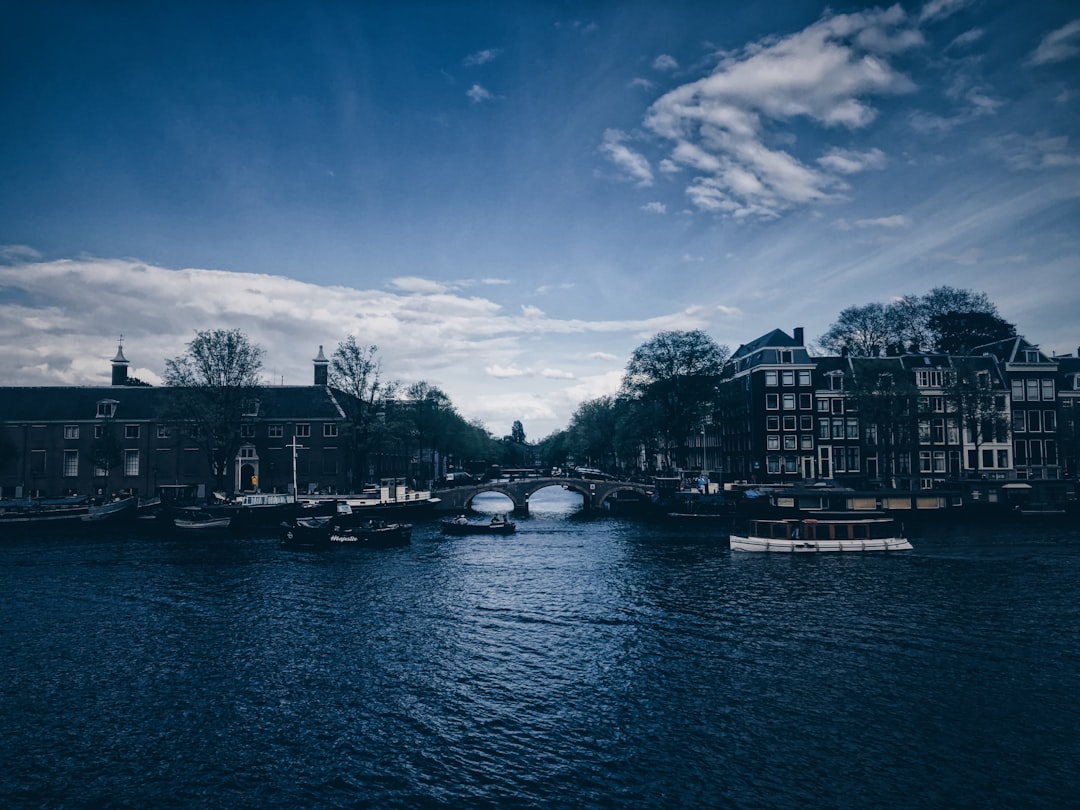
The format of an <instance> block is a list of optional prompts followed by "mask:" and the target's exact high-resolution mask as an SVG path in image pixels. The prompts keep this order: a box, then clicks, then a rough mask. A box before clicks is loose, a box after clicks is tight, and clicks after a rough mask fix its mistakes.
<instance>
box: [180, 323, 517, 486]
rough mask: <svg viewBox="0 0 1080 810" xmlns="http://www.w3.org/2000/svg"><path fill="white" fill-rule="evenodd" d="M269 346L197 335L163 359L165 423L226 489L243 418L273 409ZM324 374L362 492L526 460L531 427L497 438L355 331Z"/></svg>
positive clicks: (353, 480) (228, 335)
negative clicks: (380, 481) (449, 463)
mask: <svg viewBox="0 0 1080 810" xmlns="http://www.w3.org/2000/svg"><path fill="white" fill-rule="evenodd" d="M264 354H265V352H264V350H263V349H262V348H261V347H260V346H258V345H257V344H255V343H253V342H252V341H251V340H250V339H249V338H248V337H247V335H245V334H244V333H243V332H241V331H240V330H237V329H231V330H225V329H218V330H210V331H203V332H199V333H197V334H196V336H195V338H194V339H193V340H192V341H191V342H190V343H188V344H187V348H186V350H185V351H184V353H183V354H181V355H179V356H177V357H174V358H172V359H170V360H167V361H166V364H165V374H164V381H165V384H166V386H168V387H169V388H170V389H171V390H172V392H173V395H172V396H170V397H168V398H167V400H166V402H167V403H168V405H167V408H168V412H167V413H164V414H161V416H162V417H163V418H164V419H166V420H167V421H171V422H175V423H177V424H178V425H182V426H184V429H185V431H186V436H187V438H188V440H190V441H194V442H195V443H196V445H197V446H198V447H199V448H200V449H201V450H202V451H203V452H204V454H205V456H206V458H207V460H208V462H209V464H210V469H211V471H212V472H213V475H214V476H215V480H216V482H217V485H218V487H219V488H220V489H224V488H225V481H226V478H227V476H228V475H229V474H230V470H231V468H232V464H233V461H234V459H235V458H236V455H237V453H238V452H239V450H240V447H241V446H242V445H243V444H244V443H245V442H246V441H248V440H249V439H248V438H247V437H245V435H244V426H245V425H246V424H249V423H250V422H251V420H252V419H253V418H255V417H261V418H266V417H272V414H268V413H266V412H265V410H262V411H260V408H265V403H264V400H265V399H266V398H264V397H262V396H261V392H262V390H263V389H264V387H265V383H264V382H263V376H262V371H263V357H264ZM327 382H328V384H329V386H330V387H331V388H332V389H334V391H335V399H336V400H337V402H338V404H339V406H340V407H341V409H342V410H343V411H344V413H345V422H344V424H343V425H342V426H341V427H340V432H339V436H340V440H341V447H342V448H343V450H344V462H345V464H346V475H347V477H348V481H349V484H350V486H352V487H354V488H355V489H356V490H358V489H359V488H360V487H361V485H363V484H364V483H365V482H368V481H371V480H373V479H376V478H378V477H381V476H383V475H404V474H408V475H412V476H415V477H417V478H418V479H420V480H431V479H433V478H435V477H437V476H438V475H440V474H441V473H442V472H443V471H444V468H445V460H446V459H453V461H454V462H456V463H457V464H458V465H460V466H464V465H465V464H466V463H468V462H476V463H483V464H488V463H504V462H506V461H511V462H513V461H517V460H520V458H521V450H520V448H518V447H515V446H513V445H516V444H523V443H524V441H525V433H524V429H523V428H522V427H521V423H520V422H515V424H514V435H513V437H506V438H505V439H496V438H495V437H494V436H492V435H491V433H489V432H488V430H487V428H485V427H484V425H483V424H482V423H480V422H479V421H478V420H468V419H466V418H465V417H463V416H462V415H461V414H460V413H458V411H457V409H456V408H455V407H454V404H453V402H451V400H450V397H449V396H448V395H447V394H446V392H444V391H443V390H441V389H440V388H438V387H437V386H435V385H431V384H430V383H427V382H424V381H420V382H415V383H412V384H411V385H408V386H402V385H401V384H400V383H399V382H397V381H396V380H392V379H388V378H387V377H386V376H385V375H384V373H383V368H382V361H381V359H380V358H379V354H378V347H377V346H374V345H367V346H364V345H361V344H360V343H359V342H358V341H357V340H356V338H355V337H354V336H352V335H350V336H349V337H348V338H346V339H345V340H343V341H342V342H341V343H339V344H338V346H337V348H336V349H334V351H333V352H332V354H331V356H330V357H329V358H327Z"/></svg>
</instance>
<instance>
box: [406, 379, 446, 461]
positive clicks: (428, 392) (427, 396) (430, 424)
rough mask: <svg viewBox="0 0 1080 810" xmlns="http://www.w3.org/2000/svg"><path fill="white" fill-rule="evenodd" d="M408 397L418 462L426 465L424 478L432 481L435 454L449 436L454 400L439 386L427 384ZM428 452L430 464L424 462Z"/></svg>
mask: <svg viewBox="0 0 1080 810" xmlns="http://www.w3.org/2000/svg"><path fill="white" fill-rule="evenodd" d="M405 396H406V397H407V398H408V399H409V402H410V408H409V421H410V423H411V425H412V434H413V439H414V441H415V444H414V445H413V446H414V447H416V451H417V458H419V459H420V460H421V463H424V464H426V467H425V470H424V472H423V473H422V475H426V477H428V478H434V477H435V472H436V471H435V469H434V467H435V451H436V450H437V449H442V448H441V447H439V445H441V444H442V440H443V439H444V437H445V435H446V432H447V430H446V429H447V425H448V420H447V415H448V413H449V412H451V411H452V410H453V404H452V403H451V402H450V397H448V396H447V395H446V393H445V392H444V391H443V390H442V389H441V388H438V387H437V386H434V385H431V384H430V383H428V382H425V381H424V380H421V381H419V382H415V383H413V384H412V385H410V386H409V387H408V388H407V389H405ZM425 449H426V450H427V451H428V454H429V455H428V461H427V462H424V461H423V452H424V450H425Z"/></svg>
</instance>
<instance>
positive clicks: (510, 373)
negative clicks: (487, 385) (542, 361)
mask: <svg viewBox="0 0 1080 810" xmlns="http://www.w3.org/2000/svg"><path fill="white" fill-rule="evenodd" d="M484 373H485V374H487V375H489V376H491V377H498V378H499V379H500V380H505V379H507V378H508V377H525V376H527V375H529V374H531V373H532V372H531V371H527V370H526V369H523V368H518V367H516V366H498V365H495V366H488V367H487V368H485V369H484Z"/></svg>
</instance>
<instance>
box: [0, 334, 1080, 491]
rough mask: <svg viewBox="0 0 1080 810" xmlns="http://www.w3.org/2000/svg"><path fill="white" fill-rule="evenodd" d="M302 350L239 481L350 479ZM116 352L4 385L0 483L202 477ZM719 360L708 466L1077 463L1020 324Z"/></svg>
mask: <svg viewBox="0 0 1080 810" xmlns="http://www.w3.org/2000/svg"><path fill="white" fill-rule="evenodd" d="M313 364H314V369H313V370H314V374H313V380H312V384H311V385H306V386H271V387H267V388H265V389H263V391H262V392H261V400H260V402H259V406H258V411H257V412H254V413H252V414H249V417H250V418H249V419H248V420H247V422H246V424H245V427H244V431H245V432H246V434H245V438H246V439H247V441H245V442H244V443H243V445H242V446H241V447H240V450H239V452H238V454H237V457H236V459H235V465H234V469H233V470H232V471H231V481H230V483H231V484H232V488H233V490H234V491H245V490H252V489H255V488H259V489H262V490H264V491H288V490H289V489H290V488H291V482H292V476H293V457H294V455H296V464H297V480H298V484H299V489H300V491H301V492H314V491H330V492H341V491H347V490H348V482H347V481H346V471H345V469H344V467H345V465H344V457H343V456H344V451H343V448H342V447H341V444H340V441H341V439H340V437H341V436H342V429H343V427H344V426H345V422H346V412H345V409H344V408H343V407H342V403H341V397H342V396H344V394H342V393H341V392H339V391H336V390H334V389H333V388H332V387H330V386H329V385H328V381H327V366H328V362H327V360H326V358H325V357H324V356H323V354H322V350H321V348H320V350H319V353H318V355H317V357H316V358H315V359H314V360H313ZM127 367H128V361H127V359H126V358H125V357H124V354H123V350H122V348H120V349H118V350H117V354H116V356H115V357H114V358H113V359H112V382H111V385H108V386H79V387H73V386H68V387H7V388H0V430H2V432H0V444H2V447H0V498H12V497H16V498H21V497H54V496H62V495H68V494H79V495H95V494H98V495H100V494H107V492H108V491H110V490H112V491H118V490H125V491H130V492H133V493H137V494H142V495H146V496H149V495H151V494H154V493H157V492H158V491H159V489H160V488H161V487H163V486H202V487H203V488H204V489H205V487H206V485H207V482H208V481H209V480H210V478H211V477H210V475H209V473H208V467H207V462H206V459H205V456H204V455H203V453H202V452H200V451H199V450H198V449H197V448H195V447H194V446H193V445H192V444H191V443H185V440H184V437H183V436H182V435H177V434H176V432H175V429H174V426H172V425H170V424H168V423H166V422H164V421H162V420H161V418H160V416H159V414H161V413H162V412H163V408H162V398H163V397H165V396H168V389H165V388H155V387H148V386H143V385H133V384H131V382H132V381H130V380H129V379H128V376H127ZM729 368H730V375H729V377H728V379H727V380H726V382H724V383H723V385H722V387H721V388H722V391H721V398H720V406H719V407H718V408H717V410H716V411H715V412H714V414H713V418H712V420H711V422H709V423H708V424H706V425H703V426H702V428H701V431H700V434H695V435H692V436H689V437H687V447H686V448H685V450H686V452H685V453H684V454H683V455H684V457H686V458H688V459H689V460H690V462H691V465H692V466H693V464H694V460H695V458H696V459H697V460H698V461H699V462H700V463H699V465H697V466H699V467H700V469H702V470H703V471H706V472H708V473H709V474H710V475H711V476H712V477H713V479H714V480H717V479H719V480H723V481H724V482H732V481H745V482H748V483H759V484H764V483H772V484H775V483H809V482H828V483H835V484H838V485H847V486H851V487H855V488H871V487H889V488H896V489H908V490H916V491H926V490H939V489H943V488H947V487H950V486H952V485H954V484H955V483H956V482H958V481H988V482H1006V483H1007V482H1032V481H1043V482H1064V481H1066V480H1075V478H1076V475H1077V453H1078V448H1077V445H1078V442H1077V434H1078V432H1080V431H1078V430H1077V421H1078V419H1080V352H1078V356H1076V357H1074V356H1072V355H1068V356H1047V355H1046V354H1044V353H1043V352H1042V351H1040V349H1039V348H1038V346H1036V345H1033V344H1031V343H1029V342H1028V341H1026V340H1025V339H1023V338H1020V337H1017V338H1012V339H1009V340H1004V341H1000V342H998V343H993V344H990V345H987V346H982V347H979V348H978V349H976V350H974V351H973V352H971V353H970V355H968V356H964V357H958V356H949V355H939V354H918V353H911V354H904V355H900V356H895V357H882V358H859V357H833V356H829V357H822V356H814V355H811V354H810V352H809V351H808V350H807V347H806V346H805V345H804V337H803V330H802V329H801V328H796V329H794V330H793V332H792V334H791V335H789V334H787V333H786V332H784V331H782V330H780V329H775V330H773V331H771V332H769V333H767V334H765V335H762V336H761V337H759V338H758V339H756V340H754V341H752V342H750V343H747V344H745V345H743V346H740V347H739V348H738V349H737V350H736V351H735V352H734V354H733V355H732V357H731V359H730V366H729ZM883 376H884V377H892V378H893V379H895V380H902V381H906V382H907V383H908V384H910V385H914V386H915V387H917V389H918V395H917V402H916V403H915V404H914V406H913V407H914V410H913V411H912V412H911V413H910V414H909V415H908V416H909V417H910V418H907V419H906V420H899V421H897V420H893V423H892V425H891V426H890V425H887V424H885V421H887V420H884V419H882V418H881V416H880V415H877V416H872V415H871V414H869V413H867V412H865V411H866V408H865V404H863V408H862V410H863V412H860V402H863V403H865V400H860V398H859V396H858V395H857V393H856V392H857V390H858V388H859V386H860V384H865V382H866V381H868V380H877V379H881V378H882V377H883ZM959 376H966V377H970V378H971V379H972V380H974V381H975V382H976V384H977V388H978V389H979V390H981V391H982V392H983V393H984V394H985V397H984V399H987V400H988V401H989V402H991V403H992V410H993V414H992V416H993V418H990V417H989V416H988V415H987V414H983V415H982V416H983V418H982V419H981V420H980V421H981V423H982V424H983V427H982V428H981V429H978V428H976V429H974V430H973V429H972V424H971V420H965V419H964V418H962V416H961V414H960V413H958V412H957V405H956V402H955V399H954V397H953V396H952V394H951V392H952V391H953V390H954V388H955V383H956V381H957V379H958V377H959ZM905 421H906V423H907V424H909V425H910V430H911V433H912V436H911V439H910V440H908V441H906V442H903V443H900V444H897V443H896V442H895V441H890V436H887V435H886V434H891V433H892V432H894V431H895V430H896V429H897V427H896V426H897V424H902V423H904V422H905ZM106 431H109V432H110V435H113V436H116V437H117V438H118V440H119V442H120V443H121V448H120V460H119V463H118V464H117V465H116V466H117V468H118V469H111V470H104V469H102V468H101V467H100V466H98V465H97V464H96V463H95V462H94V458H95V453H94V443H95V441H98V440H100V439H101V437H102V435H103V434H104V433H105V432H106ZM891 438H893V439H895V436H893V437H891ZM294 446H301V447H302V448H303V451H302V452H300V453H294V450H293V449H292V448H293V447H294ZM378 464H379V465H380V468H379V469H374V468H373V469H372V470H370V471H368V472H369V473H370V474H371V476H372V480H373V479H375V478H378V477H383V476H389V475H404V474H406V471H407V464H408V459H407V458H405V457H402V458H386V459H380V460H378Z"/></svg>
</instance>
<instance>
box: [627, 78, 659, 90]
mask: <svg viewBox="0 0 1080 810" xmlns="http://www.w3.org/2000/svg"><path fill="white" fill-rule="evenodd" d="M628 86H629V87H634V88H640V89H642V90H652V89H653V88H654V87H655V86H656V85H655V84H654V83H653V82H651V81H649V80H648V79H642V78H637V79H631V80H630V84H629V85H628Z"/></svg>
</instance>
